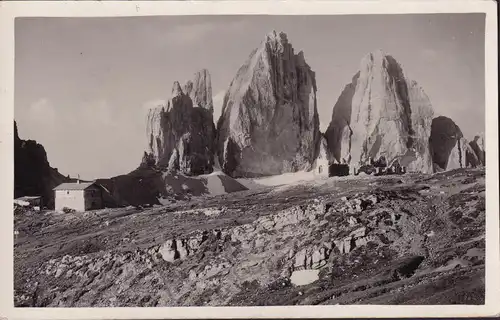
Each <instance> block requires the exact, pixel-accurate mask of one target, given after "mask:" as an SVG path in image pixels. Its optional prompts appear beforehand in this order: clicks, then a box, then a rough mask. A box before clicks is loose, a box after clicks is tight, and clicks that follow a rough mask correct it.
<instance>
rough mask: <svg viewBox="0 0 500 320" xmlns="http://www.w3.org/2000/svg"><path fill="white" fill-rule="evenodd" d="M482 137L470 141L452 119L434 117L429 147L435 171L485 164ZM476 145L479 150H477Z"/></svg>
mask: <svg viewBox="0 0 500 320" xmlns="http://www.w3.org/2000/svg"><path fill="white" fill-rule="evenodd" d="M480 139H481V137H480V136H478V137H477V139H474V140H473V141H471V143H469V142H468V141H467V139H465V138H464V136H463V133H462V130H460V128H459V127H458V125H456V124H455V122H454V121H453V120H452V119H450V118H448V117H445V116H440V117H437V118H435V119H433V120H432V131H431V137H430V139H429V147H430V149H431V152H432V161H433V166H434V171H435V172H439V171H444V170H453V169H459V168H470V167H478V166H481V165H484V154H483V153H482V152H481V151H480V150H481V149H480V147H479V144H480V143H481V140H480ZM483 141H484V140H483ZM478 142H479V143H478ZM476 145H477V146H478V148H477V150H479V151H476V149H475V147H476ZM481 157H482V158H481Z"/></svg>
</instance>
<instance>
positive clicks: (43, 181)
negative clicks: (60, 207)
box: [14, 122, 69, 208]
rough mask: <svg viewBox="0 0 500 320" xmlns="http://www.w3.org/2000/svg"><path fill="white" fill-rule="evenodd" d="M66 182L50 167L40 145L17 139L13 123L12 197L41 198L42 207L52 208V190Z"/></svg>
mask: <svg viewBox="0 0 500 320" xmlns="http://www.w3.org/2000/svg"><path fill="white" fill-rule="evenodd" d="M68 180H69V178H67V177H65V176H64V175H62V174H60V173H59V172H58V171H57V169H56V168H52V167H51V166H50V164H49V161H48V160H47V153H46V152H45V148H44V147H43V146H42V145H41V144H39V143H37V142H36V141H34V140H22V139H21V138H19V134H18V131H17V123H16V122H14V197H15V198H18V197H22V196H42V199H43V203H44V206H47V207H48V208H53V207H54V191H52V189H53V188H55V187H56V186H58V185H59V184H61V183H63V182H66V181H68Z"/></svg>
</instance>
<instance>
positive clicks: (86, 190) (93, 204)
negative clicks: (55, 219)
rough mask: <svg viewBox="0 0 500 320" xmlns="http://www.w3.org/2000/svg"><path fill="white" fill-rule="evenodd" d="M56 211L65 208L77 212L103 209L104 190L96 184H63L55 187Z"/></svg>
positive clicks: (78, 182)
mask: <svg viewBox="0 0 500 320" xmlns="http://www.w3.org/2000/svg"><path fill="white" fill-rule="evenodd" d="M53 190H54V192H55V197H54V198H55V210H56V211H63V209H64V208H68V209H73V210H75V211H80V212H81V211H87V210H95V209H102V206H103V200H102V199H103V194H102V193H103V190H102V188H101V187H100V186H99V185H97V184H96V183H95V182H80V180H78V181H77V182H71V183H62V184H60V185H58V186H57V187H55V188H54V189H53Z"/></svg>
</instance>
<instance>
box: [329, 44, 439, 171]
mask: <svg viewBox="0 0 500 320" xmlns="http://www.w3.org/2000/svg"><path fill="white" fill-rule="evenodd" d="M432 118H433V109H432V106H431V104H430V102H429V99H428V97H427V95H426V94H425V92H424V91H423V90H422V88H420V86H419V85H418V84H417V83H416V82H415V81H413V80H410V79H408V78H407V77H406V76H405V75H404V73H403V69H402V68H401V65H400V64H399V63H398V62H397V61H396V60H395V59H394V58H393V57H392V56H390V55H386V54H385V53H383V52H382V51H381V50H377V51H374V52H372V53H369V54H368V55H366V56H365V57H364V58H363V59H362V61H361V64H360V69H359V71H358V72H357V73H356V74H355V76H354V77H353V79H352V82H351V83H350V84H348V85H347V86H346V87H345V88H344V90H343V92H342V93H341V95H340V97H339V99H338V100H337V102H336V104H335V106H334V109H333V114H332V120H331V122H330V125H329V127H328V129H327V131H326V138H327V141H328V148H329V152H330V154H331V155H332V158H333V159H334V160H335V161H337V162H339V163H346V164H349V165H350V166H351V167H358V166H360V165H362V164H365V163H367V162H368V160H369V158H372V159H376V158H379V157H381V156H384V157H385V158H386V159H387V161H388V162H392V161H393V160H395V159H397V160H398V161H399V162H400V163H401V165H402V166H405V167H407V168H408V169H409V170H410V171H418V172H423V173H429V172H432V158H431V154H430V150H429V142H428V141H429V137H430V134H431V124H432Z"/></svg>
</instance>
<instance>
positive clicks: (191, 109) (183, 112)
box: [141, 70, 215, 175]
mask: <svg viewBox="0 0 500 320" xmlns="http://www.w3.org/2000/svg"><path fill="white" fill-rule="evenodd" d="M211 91H212V88H211V80H210V74H209V73H208V71H207V70H202V71H200V72H197V73H196V74H195V76H194V80H193V81H188V82H187V83H186V85H185V86H184V89H182V88H181V86H180V84H179V82H177V81H176V82H174V85H173V88H172V95H171V99H170V100H169V101H168V103H167V105H166V106H159V107H157V108H155V109H151V110H150V111H149V114H148V117H147V125H146V130H147V136H148V151H147V153H146V154H145V155H144V156H143V163H142V164H141V166H142V167H144V166H151V165H152V164H153V163H154V165H155V166H157V167H159V168H161V169H168V170H170V171H178V172H181V173H184V174H187V175H198V174H204V173H210V172H212V170H213V164H214V151H215V147H214V145H215V126H214V123H213V115H212V113H213V102H212V92H211ZM152 159H154V161H153V160H152Z"/></svg>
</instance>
